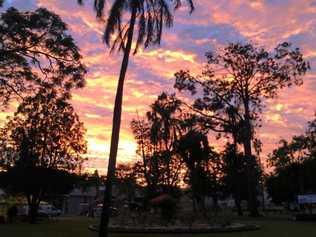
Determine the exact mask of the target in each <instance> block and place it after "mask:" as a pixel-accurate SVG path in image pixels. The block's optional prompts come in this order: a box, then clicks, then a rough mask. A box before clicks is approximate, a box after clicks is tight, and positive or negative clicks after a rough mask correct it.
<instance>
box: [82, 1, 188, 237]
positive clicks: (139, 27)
mask: <svg viewBox="0 0 316 237" xmlns="http://www.w3.org/2000/svg"><path fill="white" fill-rule="evenodd" d="M78 2H79V3H82V2H83V0H78ZM183 2H187V3H188V4H189V6H190V10H191V12H192V11H193V10H194V6H193V0H113V3H112V5H111V8H110V11H109V16H108V20H107V23H106V27H105V32H104V38H103V39H104V42H105V43H106V44H107V45H108V46H109V47H110V48H111V51H113V50H118V51H122V52H123V60H122V64H121V70H120V75H119V80H118V86H117V90H116V97H115V103H114V112H113V122H112V136H111V146H110V155H109V162H108V171H107V179H106V190H105V193H104V201H103V209H102V215H101V221H100V230H99V236H100V237H104V236H107V229H108V223H109V219H110V205H111V199H112V181H113V178H114V175H115V166H116V156H117V149H118V143H119V134H120V126H121V113H122V100H123V88H124V81H125V76H126V71H127V68H128V62H129V56H130V54H131V51H132V43H133V40H134V38H135V40H136V44H135V48H134V50H133V53H134V54H135V53H137V50H138V48H139V47H141V46H142V47H144V48H147V47H149V46H152V45H156V44H160V41H161V35H162V29H163V27H164V26H165V27H171V26H172V23H173V15H172V11H171V10H170V7H174V9H178V8H179V7H180V6H181V4H182V3H183ZM104 5H105V0H95V1H94V8H95V10H96V12H97V17H102V15H103V10H104ZM126 19H129V20H127V21H126ZM136 32H137V33H136ZM135 33H136V34H135ZM135 35H137V37H135Z"/></svg>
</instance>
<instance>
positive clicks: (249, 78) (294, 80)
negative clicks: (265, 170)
mask: <svg viewBox="0 0 316 237" xmlns="http://www.w3.org/2000/svg"><path fill="white" fill-rule="evenodd" d="M206 58H207V64H206V66H205V68H204V70H203V73H202V74H201V75H198V76H194V75H191V74H190V72H189V71H179V72H177V73H176V74H175V77H176V83H175V87H176V88H177V89H179V90H180V91H181V90H188V91H190V92H191V94H192V95H196V94H197V93H198V92H201V93H202V95H200V94H198V96H196V97H195V98H196V100H195V102H194V105H193V109H194V110H195V111H196V112H197V113H199V114H200V115H201V117H202V118H203V119H204V124H205V126H207V127H209V128H210V129H212V130H214V131H217V132H220V133H230V134H232V133H233V131H232V129H231V119H232V118H234V119H235V121H236V122H235V124H237V125H238V127H237V128H239V129H238V130H237V132H235V134H238V137H237V139H238V140H237V142H239V143H241V144H242V145H243V149H244V154H245V157H246V159H247V173H248V182H249V183H248V188H249V197H248V204H249V207H250V212H251V215H252V216H257V215H258V209H257V201H256V188H257V185H258V181H257V180H258V178H257V176H258V174H257V173H256V169H254V167H255V166H256V159H255V157H254V155H253V151H252V147H253V141H254V134H255V128H256V127H257V126H259V125H260V113H261V110H262V108H263V106H264V103H263V100H264V99H268V98H270V99H271V98H275V97H276V96H277V93H278V91H279V90H280V89H282V88H284V87H289V86H292V85H301V84H302V83H303V80H302V76H303V75H304V74H305V73H306V71H307V70H308V69H309V64H308V62H306V61H305V60H304V58H303V55H302V53H301V52H300V50H299V49H298V48H295V49H293V48H292V47H291V45H290V44H289V43H282V44H280V45H278V46H277V47H276V48H275V49H274V50H273V51H272V52H269V51H267V50H265V49H263V48H256V47H254V46H253V45H251V44H242V43H231V44H229V45H228V46H227V47H225V48H224V49H223V51H222V52H219V53H213V52H207V53H206Z"/></svg>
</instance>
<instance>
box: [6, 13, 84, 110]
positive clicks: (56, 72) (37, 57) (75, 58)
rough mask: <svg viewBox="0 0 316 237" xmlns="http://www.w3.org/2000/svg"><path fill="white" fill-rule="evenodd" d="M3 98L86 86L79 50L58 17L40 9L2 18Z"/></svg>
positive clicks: (66, 92)
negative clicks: (45, 90)
mask: <svg viewBox="0 0 316 237" xmlns="http://www.w3.org/2000/svg"><path fill="white" fill-rule="evenodd" d="M0 38H1V48H0V98H1V100H2V101H1V103H2V104H3V105H7V103H8V102H9V101H10V99H11V98H12V97H24V95H25V93H34V94H36V92H37V91H38V90H39V89H40V88H41V87H45V88H49V87H54V88H55V89H56V90H57V87H58V88H59V89H60V90H63V91H64V93H65V94H66V95H67V96H69V94H68V93H69V91H70V90H71V89H72V88H75V87H82V86H83V85H84V75H85V73H86V70H85V67H84V65H83V64H82V63H81V55H80V53H79V49H78V47H77V46H76V44H75V43H74V40H73V38H72V37H71V36H70V35H69V34H68V33H67V27H66V25H65V24H64V23H63V22H62V20H61V19H60V17H59V16H57V15H55V14H54V13H52V12H50V11H48V10H46V9H44V8H39V9H37V10H36V11H34V12H30V11H25V12H20V11H18V10H16V9H15V8H9V9H8V10H7V11H6V12H4V13H2V14H1V17H0Z"/></svg>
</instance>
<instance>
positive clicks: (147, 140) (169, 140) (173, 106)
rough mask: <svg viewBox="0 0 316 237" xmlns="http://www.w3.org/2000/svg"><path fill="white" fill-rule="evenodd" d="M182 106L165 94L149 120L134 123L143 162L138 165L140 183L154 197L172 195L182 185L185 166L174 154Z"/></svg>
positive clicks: (157, 103) (153, 108) (133, 129)
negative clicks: (172, 191) (161, 194)
mask: <svg viewBox="0 0 316 237" xmlns="http://www.w3.org/2000/svg"><path fill="white" fill-rule="evenodd" d="M180 106H181V102H180V101H179V100H178V99H177V98H176V97H175V96H174V95H167V94H166V93H162V94H161V95H160V96H158V98H157V100H156V101H155V102H154V103H153V104H152V105H151V106H150V107H151V110H150V111H148V112H147V114H146V116H147V117H146V120H133V121H132V123H131V127H132V131H133V133H134V135H135V139H136V141H137V143H138V153H139V154H140V156H141V157H142V159H143V160H142V162H138V163H137V164H136V167H135V168H136V169H137V171H138V172H137V173H138V176H139V179H140V180H143V181H144V182H145V183H146V185H147V187H148V188H149V189H150V190H152V192H153V193H157V192H159V191H158V190H165V191H168V190H169V191H170V190H172V189H173V188H175V187H177V185H178V184H179V182H180V175H181V172H180V171H181V168H182V166H183V164H182V162H181V160H180V159H179V156H177V154H176V151H175V147H174V145H175V142H176V141H177V140H178V137H179V135H180V133H181V132H180V131H181V126H180V124H181V119H180V117H179V115H180V114H182V113H181V108H180Z"/></svg>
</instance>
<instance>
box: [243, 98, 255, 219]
mask: <svg viewBox="0 0 316 237" xmlns="http://www.w3.org/2000/svg"><path fill="white" fill-rule="evenodd" d="M244 132H245V134H244V135H245V136H244V139H243V140H244V141H243V146H244V154H245V157H246V159H247V180H248V208H249V212H250V216H253V217H256V216H259V212H258V205H257V191H256V190H257V185H258V181H257V175H256V169H257V167H256V160H255V157H254V156H253V155H252V151H251V137H252V135H251V123H250V111H249V103H248V102H247V101H246V102H245V131H244Z"/></svg>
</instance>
